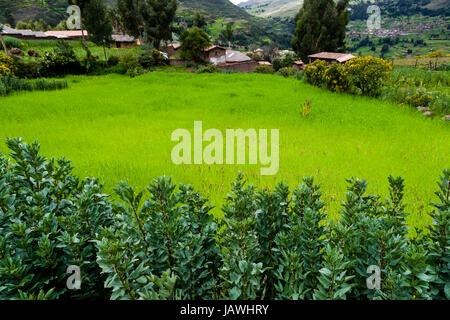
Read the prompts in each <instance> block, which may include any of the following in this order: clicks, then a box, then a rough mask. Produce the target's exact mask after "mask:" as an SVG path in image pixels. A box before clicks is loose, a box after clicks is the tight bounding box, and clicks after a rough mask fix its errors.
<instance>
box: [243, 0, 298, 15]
mask: <svg viewBox="0 0 450 320" xmlns="http://www.w3.org/2000/svg"><path fill="white" fill-rule="evenodd" d="M238 5H239V7H241V8H242V9H244V10H246V11H247V12H249V13H250V14H253V15H255V16H259V17H295V15H296V14H297V13H298V11H299V10H300V7H301V6H302V5H303V0H249V1H245V2H241V3H239V4H238Z"/></svg>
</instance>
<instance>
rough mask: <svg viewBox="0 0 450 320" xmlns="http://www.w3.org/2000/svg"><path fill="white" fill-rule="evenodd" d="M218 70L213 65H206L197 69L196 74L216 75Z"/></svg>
mask: <svg viewBox="0 0 450 320" xmlns="http://www.w3.org/2000/svg"><path fill="white" fill-rule="evenodd" d="M219 71H220V70H219V68H217V67H216V66H215V65H213V64H208V65H206V66H201V67H200V68H198V69H197V71H196V72H197V73H217V72H219Z"/></svg>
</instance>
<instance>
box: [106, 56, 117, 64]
mask: <svg viewBox="0 0 450 320" xmlns="http://www.w3.org/2000/svg"><path fill="white" fill-rule="evenodd" d="M118 64H119V57H117V56H110V57H109V58H108V65H109V66H111V67H114V66H117V65H118Z"/></svg>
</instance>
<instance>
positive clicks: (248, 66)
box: [163, 43, 258, 72]
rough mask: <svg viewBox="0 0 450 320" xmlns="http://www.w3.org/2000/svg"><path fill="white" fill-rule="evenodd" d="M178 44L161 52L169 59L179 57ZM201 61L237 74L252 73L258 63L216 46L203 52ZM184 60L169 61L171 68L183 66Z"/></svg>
mask: <svg viewBox="0 0 450 320" xmlns="http://www.w3.org/2000/svg"><path fill="white" fill-rule="evenodd" d="M180 47H181V45H180V44H179V43H171V44H168V45H167V46H166V47H165V48H164V49H163V51H165V52H166V53H167V55H168V56H169V57H177V56H179V55H180V52H179V49H180ZM203 60H205V61H206V62H209V63H212V64H214V65H215V66H217V67H218V68H220V69H225V70H230V71H237V72H253V71H254V70H255V68H256V67H257V66H258V62H256V61H253V60H252V59H251V58H250V57H249V56H247V55H246V54H245V53H242V52H240V51H234V50H229V49H227V48H225V47H221V46H218V45H213V46H210V47H208V48H206V49H204V50H203ZM185 64H186V61H185V60H181V59H170V65H172V66H184V65H185Z"/></svg>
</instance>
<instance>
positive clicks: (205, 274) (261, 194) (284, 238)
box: [0, 139, 450, 300]
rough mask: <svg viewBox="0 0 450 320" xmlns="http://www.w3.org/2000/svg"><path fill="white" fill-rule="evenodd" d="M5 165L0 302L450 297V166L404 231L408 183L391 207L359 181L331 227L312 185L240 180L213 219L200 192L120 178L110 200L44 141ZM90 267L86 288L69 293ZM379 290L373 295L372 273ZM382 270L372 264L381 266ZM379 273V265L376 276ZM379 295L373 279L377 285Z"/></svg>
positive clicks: (397, 182)
mask: <svg viewBox="0 0 450 320" xmlns="http://www.w3.org/2000/svg"><path fill="white" fill-rule="evenodd" d="M7 145H8V147H9V148H10V149H11V151H12V152H11V153H10V156H11V159H12V161H11V160H8V158H5V157H0V299H14V298H18V299H36V298H45V299H57V298H72V299H82V298H89V299H92V298H104V299H321V300H322V299H448V298H449V297H450V292H449V286H450V274H449V269H448V263H449V262H450V260H449V259H450V257H449V251H448V247H449V245H450V243H449V235H448V233H449V214H450V199H449V198H450V171H449V170H446V171H444V175H443V177H442V178H441V181H440V183H439V186H440V189H439V190H438V191H437V192H436V195H437V196H438V199H439V201H438V202H437V203H434V204H433V206H434V211H433V212H432V213H431V216H432V218H433V223H432V225H430V227H429V230H428V232H427V233H425V232H419V234H418V236H417V237H415V238H410V237H409V236H408V234H409V232H408V227H407V224H406V222H405V218H406V216H407V213H406V212H405V204H404V203H403V190H404V181H403V179H402V178H393V177H389V184H390V197H389V198H388V199H386V200H383V199H381V198H380V197H378V196H374V195H370V194H367V193H366V189H367V183H366V182H365V181H364V180H359V179H350V180H348V183H349V187H348V192H347V193H346V200H345V202H344V203H343V209H342V211H341V218H340V219H339V221H331V222H327V220H326V213H325V209H324V208H325V203H324V202H323V201H322V200H321V192H320V187H319V186H318V185H316V184H315V183H314V180H313V178H305V179H304V180H303V183H302V184H301V185H300V186H298V187H297V188H296V189H295V190H294V191H292V192H291V190H289V188H288V186H287V185H285V184H283V183H281V184H279V185H277V186H276V187H275V189H274V190H272V191H271V190H268V189H264V190H260V191H257V190H256V189H255V188H254V187H253V186H249V185H246V182H245V178H244V176H243V175H242V174H240V175H239V176H238V178H237V180H236V181H235V182H234V183H233V185H232V191H231V193H230V194H229V195H228V196H227V199H226V204H225V205H224V206H223V208H222V211H223V213H224V217H223V218H222V219H220V220H217V219H215V218H214V217H213V216H212V215H211V214H210V212H211V209H212V206H211V204H210V203H209V202H208V200H207V199H206V198H204V197H202V196H201V195H200V193H198V192H196V191H195V190H194V189H193V188H192V187H191V186H186V185H179V186H178V187H177V186H175V185H174V184H173V183H172V182H171V179H169V178H166V177H161V178H158V179H155V180H154V181H153V182H152V183H151V184H150V185H149V187H148V188H147V190H146V191H137V190H135V189H134V188H133V187H131V186H129V185H128V184H127V183H125V182H121V183H120V184H119V185H118V187H117V188H116V189H115V193H116V194H117V196H118V198H119V199H120V200H119V201H118V202H117V203H112V202H111V201H110V200H109V198H108V196H107V195H106V194H105V193H104V191H103V185H101V184H100V183H99V182H98V180H96V179H92V178H91V179H84V180H80V179H78V178H77V177H75V176H74V175H73V174H72V166H71V164H70V161H68V160H65V159H58V160H55V159H50V160H48V159H46V158H44V157H42V156H41V155H40V154H39V145H38V144H37V143H34V144H32V145H27V144H25V143H23V142H22V141H21V139H9V140H7ZM69 265H77V266H80V268H81V275H82V279H81V281H82V285H81V289H80V290H68V289H67V287H66V277H67V276H68V275H67V274H66V269H67V266H69ZM370 266H372V267H371V268H379V269H380V271H381V285H380V286H379V287H378V288H375V289H373V290H372V289H369V288H368V285H367V278H368V277H369V276H370V275H371V274H370V273H368V272H367V270H368V268H369V267H370ZM374 266H375V267H374ZM369 270H370V268H369ZM375 287H376V284H375Z"/></svg>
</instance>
